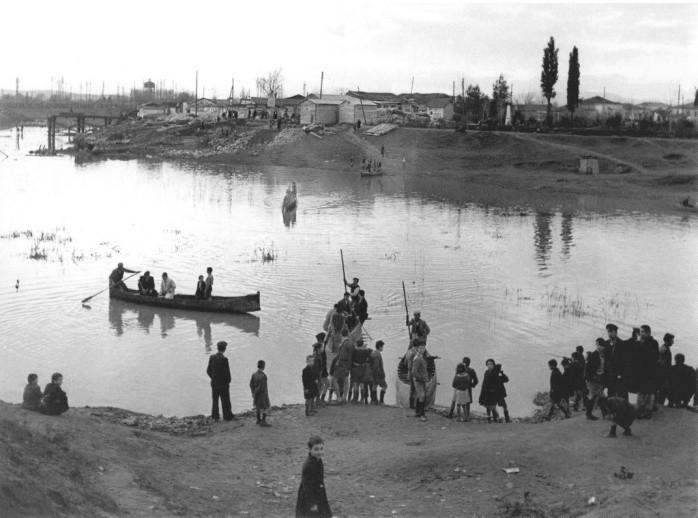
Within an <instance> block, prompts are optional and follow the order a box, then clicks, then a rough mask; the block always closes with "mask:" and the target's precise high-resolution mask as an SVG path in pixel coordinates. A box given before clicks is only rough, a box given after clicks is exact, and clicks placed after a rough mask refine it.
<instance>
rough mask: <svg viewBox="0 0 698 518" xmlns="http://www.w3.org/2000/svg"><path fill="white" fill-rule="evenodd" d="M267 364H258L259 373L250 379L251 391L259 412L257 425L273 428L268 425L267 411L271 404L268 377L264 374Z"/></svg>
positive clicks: (253, 401) (261, 362)
mask: <svg viewBox="0 0 698 518" xmlns="http://www.w3.org/2000/svg"><path fill="white" fill-rule="evenodd" d="M264 367H266V363H265V362H264V360H259V361H258V362H257V372H255V373H254V374H252V377H251V378H250V391H252V403H253V405H254V408H255V410H256V411H257V424H258V425H259V426H271V425H270V424H269V423H267V410H269V407H270V406H271V404H270V403H269V390H268V388H267V375H266V374H264Z"/></svg>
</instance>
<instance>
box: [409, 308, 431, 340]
mask: <svg viewBox="0 0 698 518" xmlns="http://www.w3.org/2000/svg"><path fill="white" fill-rule="evenodd" d="M407 327H409V328H410V337H411V338H412V339H413V340H417V342H418V343H419V344H423V345H426V344H427V336H429V333H430V332H431V329H430V328H429V325H428V324H427V323H426V321H424V320H422V312H421V311H415V312H414V318H412V319H411V320H409V319H408V320H407Z"/></svg>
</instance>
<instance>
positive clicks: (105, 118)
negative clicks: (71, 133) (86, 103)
mask: <svg viewBox="0 0 698 518" xmlns="http://www.w3.org/2000/svg"><path fill="white" fill-rule="evenodd" d="M58 119H75V120H76V128H77V129H76V132H77V133H85V121H86V120H88V119H89V120H90V121H102V122H103V123H104V125H105V126H109V124H111V121H112V119H113V117H112V116H111V115H91V114H85V113H77V112H63V113H59V114H56V115H50V116H49V117H48V119H47V120H46V125H47V126H48V151H49V153H55V152H56V120H58ZM92 125H93V126H94V125H96V124H94V123H92Z"/></svg>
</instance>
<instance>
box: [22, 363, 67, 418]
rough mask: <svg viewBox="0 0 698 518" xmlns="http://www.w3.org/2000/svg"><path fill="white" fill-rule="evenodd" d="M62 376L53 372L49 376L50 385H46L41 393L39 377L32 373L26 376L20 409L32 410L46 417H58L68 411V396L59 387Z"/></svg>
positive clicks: (61, 382)
mask: <svg viewBox="0 0 698 518" xmlns="http://www.w3.org/2000/svg"><path fill="white" fill-rule="evenodd" d="M62 384H63V375H62V374H61V373H60V372H54V373H53V375H52V376H51V383H48V384H47V385H46V387H45V388H44V391H43V392H41V387H39V376H37V375H36V374H34V373H32V374H29V376H27V386H26V387H24V396H23V398H22V408H26V409H27V410H34V411H36V412H41V413H42V414H48V415H59V414H62V413H63V412H65V411H66V410H68V396H67V395H66V393H65V392H63V389H62V388H61V385H62Z"/></svg>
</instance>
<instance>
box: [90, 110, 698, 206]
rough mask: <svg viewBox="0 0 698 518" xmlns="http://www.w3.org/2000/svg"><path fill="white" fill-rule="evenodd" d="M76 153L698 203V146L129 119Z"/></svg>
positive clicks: (594, 202) (522, 194)
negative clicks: (593, 171) (594, 162)
mask: <svg viewBox="0 0 698 518" xmlns="http://www.w3.org/2000/svg"><path fill="white" fill-rule="evenodd" d="M77 146H78V147H79V148H82V149H90V150H91V156H92V157H93V158H95V159H100V158H143V157H149V158H154V159H166V160H194V161H196V162H198V163H212V164H213V163H226V164H239V165H245V166H254V167H264V166H267V165H282V166H287V167H302V168H311V169H316V170H317V171H318V174H322V171H323V170H340V171H344V172H346V174H347V175H356V181H357V182H380V183H381V187H382V189H383V190H384V191H385V192H388V193H389V192H391V191H392V192H404V191H408V192H418V193H422V194H425V195H428V196H433V197H436V198H442V199H445V200H449V201H454V202H458V203H478V204H482V205H497V206H507V207H513V208H518V207H526V208H535V209H538V210H543V211H552V210H560V211H562V212H577V211H601V212H615V211H617V210H621V211H632V212H634V211H639V212H650V213H666V212H670V213H676V212H677V211H678V212H681V211H682V209H681V207H680V205H679V203H680V201H681V200H683V199H684V198H686V197H688V196H690V197H692V198H693V199H694V200H695V199H696V198H697V197H698V196H696V193H697V192H698V188H697V184H696V178H697V177H698V141H697V140H681V139H657V138H631V137H592V136H574V135H565V134H531V133H528V134H523V133H511V132H479V131H475V132H470V133H467V134H461V133H456V132H453V131H449V130H433V129H414V128H398V129H396V130H394V131H392V132H390V133H388V134H387V135H384V136H382V137H371V136H367V135H359V134H356V133H354V132H353V131H352V130H351V129H349V128H347V127H341V126H340V127H334V128H329V129H328V131H327V132H326V133H324V135H322V136H321V137H318V136H315V135H311V134H307V133H305V132H303V131H302V130H301V129H300V128H286V129H283V130H281V131H277V130H276V129H270V128H269V126H268V124H266V123H264V122H260V121H253V122H248V123H246V124H240V125H235V126H229V125H227V124H225V123H219V124H215V123H207V124H204V126H203V127H202V125H201V123H200V122H196V123H183V122H182V121H180V123H179V124H175V123H174V122H172V123H170V124H164V123H159V122H142V121H127V122H123V123H121V124H118V125H114V126H111V127H109V128H106V129H104V130H100V131H98V132H96V133H94V134H90V135H87V136H86V137H85V139H83V140H78V141H77ZM381 146H383V147H384V148H385V156H383V157H381V154H380V148H381ZM580 156H595V157H597V159H598V161H599V169H600V174H599V175H581V174H578V173H577V161H578V159H579V157H580ZM364 157H372V158H376V159H381V160H382V166H383V170H384V172H385V174H384V176H382V177H380V178H371V179H361V178H360V177H359V174H358V173H359V165H358V164H359V163H360V162H361V159H362V158H364ZM352 163H353V165H352ZM691 212H693V211H690V212H689V211H686V213H687V214H688V213H691Z"/></svg>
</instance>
